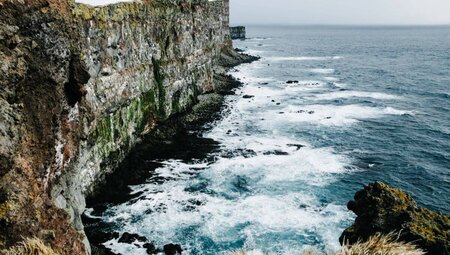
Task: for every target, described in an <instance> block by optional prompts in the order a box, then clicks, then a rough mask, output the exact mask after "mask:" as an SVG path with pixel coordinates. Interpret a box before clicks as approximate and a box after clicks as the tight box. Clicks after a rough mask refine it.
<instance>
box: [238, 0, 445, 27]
mask: <svg viewBox="0 0 450 255" xmlns="http://www.w3.org/2000/svg"><path fill="white" fill-rule="evenodd" d="M230 2H231V23H232V24H234V25H237V24H244V25H245V24H361V25H368V24H450V0H230Z"/></svg>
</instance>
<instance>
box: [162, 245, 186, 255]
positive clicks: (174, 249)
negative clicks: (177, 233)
mask: <svg viewBox="0 0 450 255" xmlns="http://www.w3.org/2000/svg"><path fill="white" fill-rule="evenodd" d="M182 251H183V249H181V246H180V245H179V244H166V245H164V253H165V254H167V255H175V254H181V252H182Z"/></svg>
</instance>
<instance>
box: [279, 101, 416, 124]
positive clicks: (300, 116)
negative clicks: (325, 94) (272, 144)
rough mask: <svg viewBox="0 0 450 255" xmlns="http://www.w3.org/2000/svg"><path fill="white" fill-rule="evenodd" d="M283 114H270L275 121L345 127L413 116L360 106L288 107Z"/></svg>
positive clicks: (400, 111)
mask: <svg viewBox="0 0 450 255" xmlns="http://www.w3.org/2000/svg"><path fill="white" fill-rule="evenodd" d="M282 111H283V112H285V113H284V114H277V112H272V116H273V118H276V120H277V121H291V122H292V121H294V122H309V123H313V124H320V125H325V126H347V125H351V124H355V123H357V122H359V121H361V120H364V119H372V118H380V117H383V116H385V115H405V114H414V113H413V112H411V111H404V110H399V109H395V108H392V107H385V108H377V107H369V106H362V105H344V106H336V105H307V106H288V107H285V108H284V109H283V110H282Z"/></svg>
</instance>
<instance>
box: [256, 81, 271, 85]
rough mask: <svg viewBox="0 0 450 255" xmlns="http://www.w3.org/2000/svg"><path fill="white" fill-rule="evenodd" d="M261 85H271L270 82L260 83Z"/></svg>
mask: <svg viewBox="0 0 450 255" xmlns="http://www.w3.org/2000/svg"><path fill="white" fill-rule="evenodd" d="M258 84H259V85H268V84H269V83H268V82H260V83H258Z"/></svg>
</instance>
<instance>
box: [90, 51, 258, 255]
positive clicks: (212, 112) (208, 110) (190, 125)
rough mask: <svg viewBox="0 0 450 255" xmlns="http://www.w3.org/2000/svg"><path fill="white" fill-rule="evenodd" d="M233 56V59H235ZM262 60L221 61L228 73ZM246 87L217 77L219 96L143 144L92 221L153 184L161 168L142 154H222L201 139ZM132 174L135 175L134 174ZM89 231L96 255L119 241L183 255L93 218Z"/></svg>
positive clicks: (108, 186)
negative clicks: (146, 182)
mask: <svg viewBox="0 0 450 255" xmlns="http://www.w3.org/2000/svg"><path fill="white" fill-rule="evenodd" d="M230 56H232V57H230ZM258 59H259V57H256V56H251V55H247V54H244V53H238V54H236V53H229V54H227V55H226V56H223V58H221V65H222V66H223V67H224V68H226V69H227V70H229V69H231V68H233V67H235V66H238V65H240V64H245V63H251V62H253V61H257V60H258ZM242 85H243V84H242V82H240V81H238V80H236V79H235V78H234V77H232V76H231V75H228V74H216V75H215V76H214V91H213V92H212V93H208V94H203V95H199V96H198V102H197V104H195V105H194V106H193V107H192V108H191V109H190V110H188V111H187V112H185V113H181V114H179V115H177V116H174V117H172V118H170V119H169V120H167V121H166V122H164V123H161V124H160V125H158V126H157V127H156V128H155V129H154V130H152V131H151V132H150V133H148V134H147V135H146V136H144V137H143V138H142V141H141V142H140V143H139V144H137V145H136V147H135V148H134V149H133V150H132V151H131V152H130V155H129V156H127V157H126V158H125V160H124V161H123V162H122V163H121V164H120V165H119V167H118V169H116V170H115V171H114V172H113V173H112V174H110V175H109V176H107V177H106V178H105V181H104V182H103V183H99V185H98V187H97V189H96V190H95V191H94V192H93V193H92V194H91V195H90V196H89V197H87V206H88V207H93V208H94V211H93V212H92V214H91V215H97V214H98V215H101V213H103V211H104V210H105V209H106V205H111V204H119V203H124V202H126V201H129V200H131V199H133V198H136V194H135V195H130V191H131V190H129V188H128V185H132V184H134V183H135V182H139V181H141V180H143V179H147V178H148V177H149V176H151V172H149V169H154V168H155V167H156V166H157V164H155V166H148V165H146V166H140V164H142V162H136V161H138V160H139V158H140V156H139V155H140V154H145V155H152V157H153V158H155V159H161V158H171V157H173V156H174V155H177V156H178V157H183V155H182V154H184V153H186V151H188V153H187V154H186V155H185V157H186V159H188V158H198V159H202V158H205V157H206V156H207V154H208V153H210V152H211V151H213V150H215V149H218V143H217V142H215V141H213V140H211V139H206V138H202V137H200V136H199V135H200V134H201V133H202V132H204V131H205V130H207V129H209V128H210V126H209V124H212V123H214V122H215V121H217V120H218V119H220V118H221V117H222V116H223V115H222V114H221V113H223V111H224V110H225V109H224V104H223V103H224V99H225V96H226V95H231V94H234V89H236V88H238V87H240V86H242ZM131 169H132V171H130V170H131ZM83 222H84V225H85V231H86V234H87V236H88V239H89V241H90V243H91V246H92V254H94V255H95V254H98V255H102V254H108V255H112V254H115V253H113V252H112V251H110V250H109V249H108V248H106V247H105V246H103V245H102V243H104V242H106V241H108V240H111V239H113V238H118V240H119V242H124V243H133V242H135V241H138V243H139V244H136V245H140V247H143V248H145V249H146V250H147V253H148V254H157V253H159V252H164V253H165V254H176V252H177V251H180V250H181V247H180V246H179V245H177V244H167V245H165V246H164V247H155V245H153V244H152V243H151V241H149V240H147V238H145V237H142V236H139V235H137V234H134V233H124V234H123V235H119V233H117V232H103V231H101V230H100V231H99V229H102V228H103V229H104V228H105V226H102V224H103V223H102V222H101V221H99V220H96V219H95V218H93V217H89V216H87V215H85V216H84V217H83Z"/></svg>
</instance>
